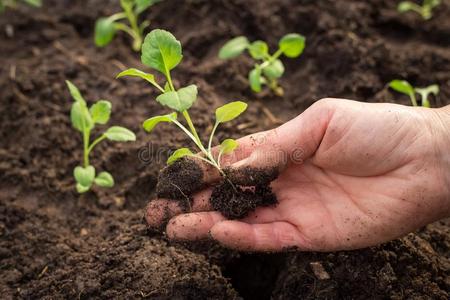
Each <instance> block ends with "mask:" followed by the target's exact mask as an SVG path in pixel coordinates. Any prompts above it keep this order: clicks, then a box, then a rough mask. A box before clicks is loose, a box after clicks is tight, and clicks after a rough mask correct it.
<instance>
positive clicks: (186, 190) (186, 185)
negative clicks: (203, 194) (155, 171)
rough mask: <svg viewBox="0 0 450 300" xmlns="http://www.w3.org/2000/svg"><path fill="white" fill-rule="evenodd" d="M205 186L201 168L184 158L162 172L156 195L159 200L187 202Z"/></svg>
mask: <svg viewBox="0 0 450 300" xmlns="http://www.w3.org/2000/svg"><path fill="white" fill-rule="evenodd" d="M203 186H204V182H203V171H202V169H201V167H200V166H199V165H198V164H197V163H196V162H195V161H193V160H191V159H186V158H182V159H179V160H177V161H176V162H174V163H173V164H171V165H169V166H167V167H165V168H164V169H162V170H161V172H160V173H159V176H158V184H157V185H156V193H157V195H158V198H166V199H173V200H186V199H189V197H190V195H192V194H193V193H194V192H196V191H198V190H200V189H201V188H202V187H203Z"/></svg>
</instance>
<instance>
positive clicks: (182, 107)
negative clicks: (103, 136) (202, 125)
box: [117, 29, 247, 175]
mask: <svg viewBox="0 0 450 300" xmlns="http://www.w3.org/2000/svg"><path fill="white" fill-rule="evenodd" d="M182 58H183V55H182V48H181V43H180V42H179V41H178V40H177V39H176V38H175V37H174V36H173V35H172V34H171V33H170V32H168V31H165V30H161V29H156V30H153V31H152V32H150V33H149V34H148V35H147V36H146V37H145V40H144V43H143V45H142V55H141V61H142V63H143V64H144V65H146V66H148V67H150V68H152V69H154V70H156V71H158V72H160V73H162V74H163V75H164V77H165V79H166V82H165V84H164V85H160V84H159V83H158V82H157V81H156V78H155V76H154V75H153V74H149V73H145V72H143V71H140V70H137V69H128V70H125V71H123V72H121V73H120V74H118V75H117V78H119V77H123V76H135V77H140V78H142V79H144V80H146V81H148V82H149V83H150V84H151V85H153V86H154V87H156V88H157V89H158V91H159V93H160V94H159V96H158V97H156V101H157V102H159V103H160V104H161V105H164V106H167V107H168V108H170V109H171V110H173V112H172V113H170V114H167V115H163V116H155V117H152V118H150V119H148V120H146V121H145V122H144V123H143V127H144V129H145V130H146V131H147V132H151V131H152V130H153V129H154V128H155V126H156V125H157V124H158V123H161V122H168V123H173V124H175V125H177V126H178V127H179V128H180V129H181V130H182V131H183V132H184V133H185V134H186V135H187V136H188V137H189V138H190V139H191V140H192V141H193V142H194V144H195V145H196V146H197V148H198V150H199V151H200V152H201V154H194V153H193V152H192V151H191V150H190V149H189V148H181V149H178V150H176V151H175V152H174V153H173V154H172V155H171V156H170V157H169V158H168V160H167V163H168V164H172V163H173V162H175V161H176V160H178V159H180V158H182V157H185V156H192V157H196V158H198V159H201V160H203V161H205V162H206V163H208V164H211V165H213V166H214V167H216V168H217V169H218V170H219V171H220V172H221V174H222V175H224V173H223V171H222V169H221V158H222V156H223V155H226V154H230V153H232V152H233V151H234V149H236V147H237V146H238V143H237V142H236V141H235V140H233V139H225V140H224V141H223V142H222V143H221V144H220V147H219V151H218V154H217V156H214V154H213V152H212V142H213V137H214V134H215V132H216V130H217V127H218V126H219V125H220V124H222V123H225V122H228V121H231V120H233V119H235V118H237V117H238V116H239V115H240V114H241V113H243V112H244V111H245V110H246V109H247V104H246V103H244V102H241V101H236V102H231V103H228V104H225V105H224V106H221V107H219V108H217V109H216V113H215V114H216V121H215V123H214V127H213V128H212V131H211V134H210V136H209V141H208V145H207V146H204V145H203V143H202V141H201V140H200V137H199V135H198V133H197V130H196V129H195V126H194V123H193V122H192V119H191V117H190V115H189V112H188V110H189V108H190V107H191V106H192V105H193V104H194V102H195V101H196V100H197V86H196V85H194V84H191V85H188V86H185V87H182V88H179V89H176V88H175V86H174V84H173V81H172V75H171V70H173V69H174V68H175V67H176V66H177V65H178V64H179V63H180V62H181V60H182ZM163 86H164V87H163ZM178 114H181V115H182V116H183V118H184V120H185V121H186V124H187V127H185V126H184V125H183V124H182V123H181V122H180V121H178V119H177V118H178Z"/></svg>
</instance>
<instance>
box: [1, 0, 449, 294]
mask: <svg viewBox="0 0 450 300" xmlns="http://www.w3.org/2000/svg"><path fill="white" fill-rule="evenodd" d="M108 3H109V4H110V5H105V1H100V0H92V1H81V0H79V1H62V0H48V1H44V8H42V9H32V8H29V7H21V8H19V9H18V10H16V11H12V10H10V11H7V12H5V13H4V14H2V15H1V17H0V74H1V75H0V86H1V89H0V99H1V100H0V116H1V117H0V137H1V138H0V157H1V158H0V263H1V266H2V268H1V269H0V292H1V295H2V296H3V297H4V298H32V297H33V298H78V297H81V298H100V299H101V298H103V299H105V298H106V299H112V298H137V297H143V296H147V297H149V298H151V297H153V298H159V299H171V298H175V297H177V298H179V299H183V298H184V299H201V298H213V299H221V298H224V299H233V298H235V297H237V293H236V290H237V291H238V292H239V294H240V296H242V297H244V298H246V299H254V298H258V299H269V298H271V297H272V298H273V299H292V298H295V297H297V298H301V299H330V298H356V299H371V298H373V296H374V294H375V295H378V296H379V297H378V298H392V299H424V298H430V299H448V298H449V294H448V291H449V290H450V285H449V282H448V280H447V278H448V274H449V270H450V269H449V265H450V264H449V257H450V254H449V251H450V246H449V245H450V238H449V237H450V231H449V228H450V224H449V222H448V221H445V220H444V221H442V222H438V223H435V224H431V225H429V226H426V227H425V228H423V229H422V230H419V231H418V232H416V233H413V234H410V235H408V236H407V237H405V238H402V239H398V240H396V241H393V242H390V243H387V244H385V245H381V246H379V247H373V248H370V249H365V250H360V251H349V252H345V251H344V252H338V253H330V254H326V253H310V254H306V253H289V254H286V253H280V254H259V255H253V254H246V255H242V254H239V253H236V252H234V251H229V250H224V249H222V248H220V247H219V246H217V245H216V244H212V243H208V242H202V243H189V244H180V243H168V242H167V241H165V238H164V236H161V235H159V234H154V233H152V234H150V233H148V231H146V228H145V225H143V224H142V223H141V218H142V213H143V211H142V210H143V208H144V207H145V205H146V204H147V202H148V201H149V199H153V198H155V197H156V182H157V177H158V172H159V170H160V169H161V168H163V167H164V165H165V158H166V157H164V158H163V159H158V158H159V156H160V150H164V151H167V150H169V149H172V150H173V149H177V148H179V147H180V146H186V140H185V137H184V136H182V135H181V134H179V133H178V132H176V130H174V129H173V128H171V126H160V127H159V128H158V129H157V130H155V131H154V132H153V133H152V135H150V136H148V135H147V134H145V133H144V132H143V130H142V129H141V128H140V123H141V122H142V121H144V120H145V119H146V118H148V116H151V115H155V114H163V113H165V111H163V109H162V108H161V107H160V105H159V104H157V103H154V98H155V94H154V91H152V89H151V88H149V87H148V86H147V85H146V84H145V82H140V81H137V80H136V81H135V80H127V81H120V82H119V81H115V80H114V79H113V78H114V77H115V75H117V74H118V73H119V72H120V71H121V70H123V69H124V68H125V67H124V66H140V62H139V57H138V56H136V54H135V53H134V52H133V51H132V50H131V49H130V48H129V40H128V39H127V37H124V36H118V38H117V39H115V40H114V41H113V43H112V44H111V45H110V46H108V47H106V48H104V49H96V48H95V45H94V43H93V29H94V23H95V20H96V19H97V18H98V17H99V16H104V15H110V14H112V13H114V12H117V11H118V10H119V5H118V1H108ZM396 4H397V3H396V2H395V1H387V0H374V1H359V0H341V1H323V0H318V1H298V0H267V1H261V0H227V1H223V0H196V1H185V2H184V3H183V5H182V6H180V4H179V1H176V0H165V1H162V2H161V3H158V5H155V6H154V7H153V8H152V9H151V10H150V11H149V12H148V13H147V14H145V15H143V18H144V19H148V20H151V21H152V26H153V27H154V28H165V29H168V30H170V31H171V32H173V33H174V34H175V36H177V37H180V39H181V42H182V44H183V46H184V49H185V53H184V56H185V60H184V62H183V64H181V65H180V66H179V68H178V72H179V73H178V74H179V76H177V78H178V79H179V80H180V81H181V83H183V84H189V83H192V82H196V83H199V85H200V86H201V91H202V93H201V94H200V95H199V97H200V99H199V101H198V102H197V103H196V104H195V105H194V107H193V108H192V114H193V115H195V117H196V125H197V124H198V130H199V135H200V136H204V134H205V133H208V132H209V130H210V128H211V126H212V125H213V124H210V122H211V120H210V119H209V116H210V109H211V107H218V106H220V105H223V104H225V103H224V101H225V99H236V98H238V99H246V100H248V102H249V108H248V111H247V112H246V113H245V114H244V115H242V117H241V118H240V121H239V122H240V123H239V125H238V126H236V125H235V124H225V126H224V127H223V130H222V131H221V132H220V133H219V134H218V139H219V140H223V138H225V137H227V138H228V137H232V138H237V137H240V136H244V135H247V134H250V133H253V132H257V131H261V130H266V129H269V128H272V127H274V126H275V125H274V124H273V123H272V122H271V121H270V120H269V118H266V115H265V114H264V110H265V109H268V110H270V111H271V112H272V113H273V114H274V115H275V116H276V117H277V118H279V119H280V120H283V121H286V120H288V119H290V118H292V117H294V116H296V115H298V114H299V113H301V112H302V111H303V110H304V109H305V108H306V107H309V106H310V105H311V104H312V103H313V102H314V101H315V100H317V99H320V98H323V97H326V96H336V97H343V98H351V99H356V100H361V101H368V102H393V101H394V99H395V100H396V102H399V103H403V104H407V105H408V104H409V103H408V101H409V99H408V98H407V97H402V96H400V97H399V96H398V95H394V94H392V93H391V92H390V91H389V90H388V89H386V88H385V84H386V83H387V82H389V81H390V80H391V79H393V78H397V77H398V76H400V75H401V76H404V77H405V79H407V80H409V81H411V82H412V83H413V84H415V85H418V86H422V85H427V84H430V83H439V84H440V87H441V95H440V97H439V99H437V102H436V103H432V105H436V106H443V105H445V104H449V103H450V102H449V100H448V99H450V86H449V84H448V83H449V82H450V53H449V51H448V46H449V41H450V38H449V37H450V23H449V22H450V18H448V15H449V14H450V6H449V4H448V1H443V5H442V6H441V7H439V9H436V13H435V14H434V17H433V18H432V19H431V20H429V21H427V22H423V21H422V20H421V18H420V17H418V16H416V15H415V14H402V15H399V14H398V13H397V12H396ZM167 16H171V17H170V18H168V17H167ZM292 31H296V32H300V33H302V34H304V35H305V36H306V37H307V39H308V46H307V47H306V50H305V53H304V54H303V57H302V59H301V60H298V61H290V62H286V74H285V76H284V77H283V79H282V80H281V82H280V83H281V84H282V85H283V87H284V89H285V97H284V98H279V97H274V96H272V95H270V94H261V95H258V96H255V95H253V94H252V93H251V92H250V91H249V89H248V85H247V78H246V77H247V71H248V69H249V68H251V65H252V62H251V60H250V59H249V58H246V57H244V56H243V57H239V58H238V59H236V60H234V61H231V62H222V61H220V60H219V59H217V58H216V56H217V51H218V49H219V48H220V47H221V46H222V45H223V43H225V42H226V41H227V40H229V39H230V38H231V37H234V36H238V35H245V36H248V37H250V38H251V39H268V42H269V44H271V45H275V44H276V42H277V40H276V39H277V37H279V36H282V35H283V34H285V33H287V32H292ZM65 79H70V80H72V81H73V82H74V83H75V84H76V85H77V86H78V87H79V88H80V90H81V92H82V93H83V94H84V95H85V97H86V98H87V99H111V101H112V103H113V107H114V111H113V114H112V122H115V123H120V124H123V125H124V126H126V127H127V128H130V129H131V130H132V131H134V132H136V133H137V135H138V138H137V142H136V143H135V144H127V145H111V144H105V145H100V146H99V148H98V149H97V150H98V152H96V153H95V154H94V156H93V157H92V162H93V164H95V165H96V166H99V167H100V166H102V167H104V169H108V170H111V173H112V175H113V176H114V178H115V179H116V182H117V183H116V186H115V187H114V188H113V189H112V190H109V191H108V193H105V192H104V191H101V190H94V191H92V192H90V193H89V194H87V195H83V196H81V197H79V196H78V195H77V194H76V193H75V192H74V191H73V179H72V174H71V173H72V170H73V167H74V166H76V165H77V164H78V163H79V162H78V158H79V157H80V155H81V152H80V149H79V145H80V143H81V140H80V139H79V138H78V137H74V130H73V128H71V125H70V120H69V118H68V115H69V111H70V105H71V101H70V96H69V94H68V92H67V90H66V88H65V86H64V80H65ZM257 99H259V100H257ZM149 142H151V145H149V144H148V143H149ZM214 142H215V143H216V142H217V141H214ZM143 150H145V151H143ZM142 153H145V154H146V155H142ZM164 153H165V152H164ZM196 253H199V254H201V255H198V254H196ZM317 262H320V263H321V264H322V266H323V268H324V269H325V271H326V272H327V273H328V274H329V275H330V277H331V278H330V279H329V280H320V279H318V278H317V277H316V276H315V274H314V273H313V271H312V270H311V267H310V263H317ZM218 267H220V269H219V268H218ZM242 274H245V276H243V275H242ZM226 278H230V279H226ZM230 283H231V284H232V286H231V285H230Z"/></svg>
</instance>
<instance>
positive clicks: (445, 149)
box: [434, 105, 450, 217]
mask: <svg viewBox="0 0 450 300" xmlns="http://www.w3.org/2000/svg"><path fill="white" fill-rule="evenodd" d="M434 111H435V112H436V116H437V118H436V120H435V122H434V123H435V124H434V126H435V127H436V150H437V159H438V167H439V168H440V170H439V172H440V174H441V175H442V184H443V185H442V191H443V195H442V198H443V201H444V203H443V205H444V207H442V208H445V214H446V215H445V216H446V217H448V216H450V105H447V106H445V107H442V108H439V109H435V110H434Z"/></svg>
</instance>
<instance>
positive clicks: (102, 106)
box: [66, 81, 136, 193]
mask: <svg viewBox="0 0 450 300" xmlns="http://www.w3.org/2000/svg"><path fill="white" fill-rule="evenodd" d="M66 83H67V87H68V88H69V91H70V94H71V95H72V97H73V99H74V100H75V102H74V103H73V104H72V109H71V110H70V119H71V121H72V125H73V127H74V128H75V129H76V130H78V131H79V132H81V134H82V136H83V165H82V166H77V167H75V169H74V170H73V175H74V177H75V180H76V182H77V185H76V188H77V191H78V192H79V193H84V192H87V191H88V190H89V189H90V188H91V187H92V185H93V184H96V185H98V186H101V187H112V186H114V179H113V177H112V176H111V174H109V173H108V172H106V171H103V172H100V173H99V174H98V175H97V176H96V172H95V168H94V167H93V166H91V165H90V163H89V154H90V153H91V152H92V150H93V149H94V147H95V146H97V145H98V144H99V143H100V142H101V141H103V140H105V139H107V140H110V141H116V142H127V141H135V140H136V136H135V135H134V133H133V132H131V131H130V130H128V129H126V128H124V127H120V126H112V127H110V128H108V129H107V130H106V131H105V132H103V133H102V134H101V135H100V136H99V137H97V138H96V139H95V140H94V141H93V142H92V143H91V141H90V138H91V131H92V129H94V127H95V125H96V124H101V125H104V124H106V123H108V120H109V116H110V114H111V103H110V102H109V101H106V100H99V101H97V102H96V103H94V104H93V105H92V106H91V107H90V108H89V109H88V107H87V104H86V101H85V100H84V99H83V97H82V96H81V93H80V91H79V90H78V88H77V87H76V86H75V85H74V84H72V83H71V82H70V81H66Z"/></svg>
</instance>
